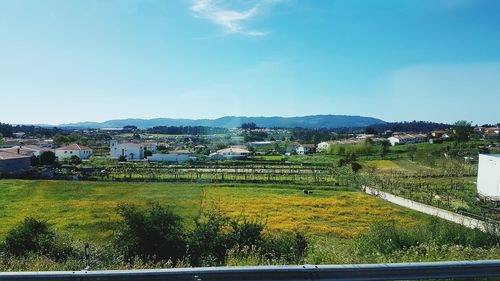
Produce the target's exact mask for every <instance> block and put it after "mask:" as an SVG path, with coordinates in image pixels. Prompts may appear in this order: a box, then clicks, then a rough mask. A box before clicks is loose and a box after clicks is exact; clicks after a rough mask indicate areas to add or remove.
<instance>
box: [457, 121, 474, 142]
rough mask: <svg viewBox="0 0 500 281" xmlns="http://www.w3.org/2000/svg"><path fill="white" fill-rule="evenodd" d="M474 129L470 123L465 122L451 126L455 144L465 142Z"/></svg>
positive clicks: (458, 122)
mask: <svg viewBox="0 0 500 281" xmlns="http://www.w3.org/2000/svg"><path fill="white" fill-rule="evenodd" d="M473 131H474V129H473V128H472V122H467V121H465V120H460V121H457V122H455V124H453V136H454V137H455V141H457V142H466V141H468V140H469V139H470V135H471V134H472V132H473Z"/></svg>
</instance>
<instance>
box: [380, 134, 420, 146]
mask: <svg viewBox="0 0 500 281" xmlns="http://www.w3.org/2000/svg"><path fill="white" fill-rule="evenodd" d="M387 140H388V141H389V142H390V143H391V145H392V146H395V145H402V144H413V143H421V142H425V141H426V140H427V136H426V135H424V134H401V135H396V136H392V137H389V138H387Z"/></svg>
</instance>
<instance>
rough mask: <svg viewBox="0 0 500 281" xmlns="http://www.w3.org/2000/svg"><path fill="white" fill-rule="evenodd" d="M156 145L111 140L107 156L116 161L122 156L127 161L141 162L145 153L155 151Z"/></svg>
mask: <svg viewBox="0 0 500 281" xmlns="http://www.w3.org/2000/svg"><path fill="white" fill-rule="evenodd" d="M156 148H157V146H156V144H151V143H146V144H144V143H133V142H119V141H117V140H111V142H110V144H109V154H110V155H111V158H114V159H118V158H120V157H121V156H124V157H125V158H126V159H127V161H130V160H142V159H144V158H145V152H146V151H156Z"/></svg>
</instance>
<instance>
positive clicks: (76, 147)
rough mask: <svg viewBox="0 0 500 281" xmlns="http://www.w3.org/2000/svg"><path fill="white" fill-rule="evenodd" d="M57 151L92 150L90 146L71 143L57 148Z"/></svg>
mask: <svg viewBox="0 0 500 281" xmlns="http://www.w3.org/2000/svg"><path fill="white" fill-rule="evenodd" d="M56 150H92V149H91V148H90V147H88V146H84V145H80V144H77V143H71V144H68V145H66V146H63V147H59V148H56Z"/></svg>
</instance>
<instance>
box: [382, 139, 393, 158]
mask: <svg viewBox="0 0 500 281" xmlns="http://www.w3.org/2000/svg"><path fill="white" fill-rule="evenodd" d="M380 146H381V147H382V152H381V153H380V156H381V157H382V158H384V157H385V156H386V155H387V152H389V147H390V146H391V143H390V142H389V141H388V140H383V141H382V142H381V143H380Z"/></svg>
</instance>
